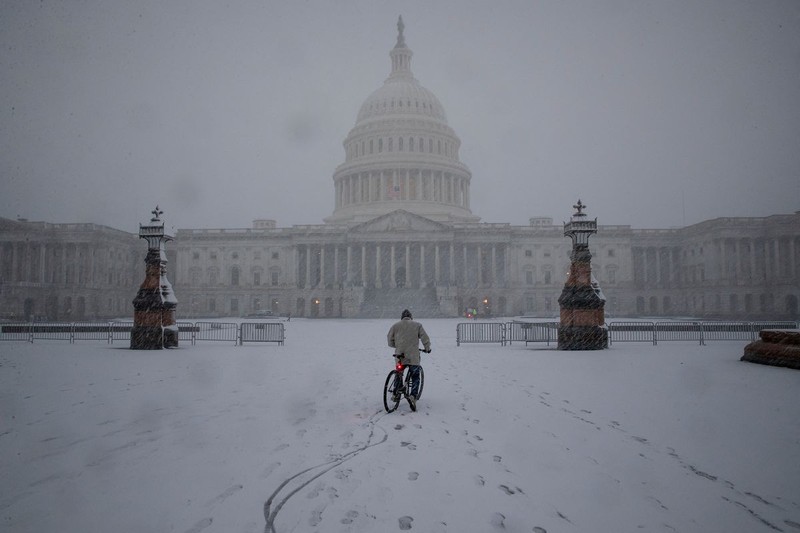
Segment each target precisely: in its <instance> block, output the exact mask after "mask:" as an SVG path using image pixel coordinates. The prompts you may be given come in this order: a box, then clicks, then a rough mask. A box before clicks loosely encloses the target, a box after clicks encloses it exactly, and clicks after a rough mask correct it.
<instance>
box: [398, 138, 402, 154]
mask: <svg viewBox="0 0 800 533" xmlns="http://www.w3.org/2000/svg"><path fill="white" fill-rule="evenodd" d="M397 150H398V151H399V152H402V151H403V138H402V137H400V138H399V139H397Z"/></svg>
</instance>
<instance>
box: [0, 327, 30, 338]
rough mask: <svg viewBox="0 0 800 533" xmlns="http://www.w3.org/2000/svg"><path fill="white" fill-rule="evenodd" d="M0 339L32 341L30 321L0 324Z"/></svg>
mask: <svg viewBox="0 0 800 533" xmlns="http://www.w3.org/2000/svg"><path fill="white" fill-rule="evenodd" d="M0 341H25V342H33V337H31V325H30V323H27V322H26V323H21V322H17V323H13V324H3V325H0Z"/></svg>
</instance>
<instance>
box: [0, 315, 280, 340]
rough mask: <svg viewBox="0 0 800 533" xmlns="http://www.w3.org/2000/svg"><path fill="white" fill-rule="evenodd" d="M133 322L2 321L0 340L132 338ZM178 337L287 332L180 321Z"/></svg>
mask: <svg viewBox="0 0 800 533" xmlns="http://www.w3.org/2000/svg"><path fill="white" fill-rule="evenodd" d="M133 325H134V324H133V322H132V321H130V322H63V323H61V322H26V323H14V324H0V341H25V342H33V341H34V340H60V341H69V342H70V343H74V342H75V341H81V340H103V341H106V342H107V343H109V344H113V343H114V341H130V339H131V331H132V330H133ZM176 325H177V327H178V340H179V341H183V342H189V343H191V344H192V345H194V344H196V343H197V341H227V342H232V343H233V344H234V345H237V344H242V343H244V342H274V343H277V344H280V345H282V344H284V342H285V340H286V333H285V328H284V325H283V324H282V323H280V322H245V323H242V324H241V325H240V324H237V323H233V322H230V323H228V322H178V323H177V324H176Z"/></svg>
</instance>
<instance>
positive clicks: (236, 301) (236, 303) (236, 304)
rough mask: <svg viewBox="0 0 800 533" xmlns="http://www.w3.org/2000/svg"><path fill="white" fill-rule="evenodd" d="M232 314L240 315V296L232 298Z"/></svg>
mask: <svg viewBox="0 0 800 533" xmlns="http://www.w3.org/2000/svg"><path fill="white" fill-rule="evenodd" d="M231 314H232V315H238V314H239V299H238V298H231Z"/></svg>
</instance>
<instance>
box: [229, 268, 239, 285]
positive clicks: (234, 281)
mask: <svg viewBox="0 0 800 533" xmlns="http://www.w3.org/2000/svg"><path fill="white" fill-rule="evenodd" d="M231 285H233V286H234V287H237V286H238V285H239V267H233V268H232V269H231Z"/></svg>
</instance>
